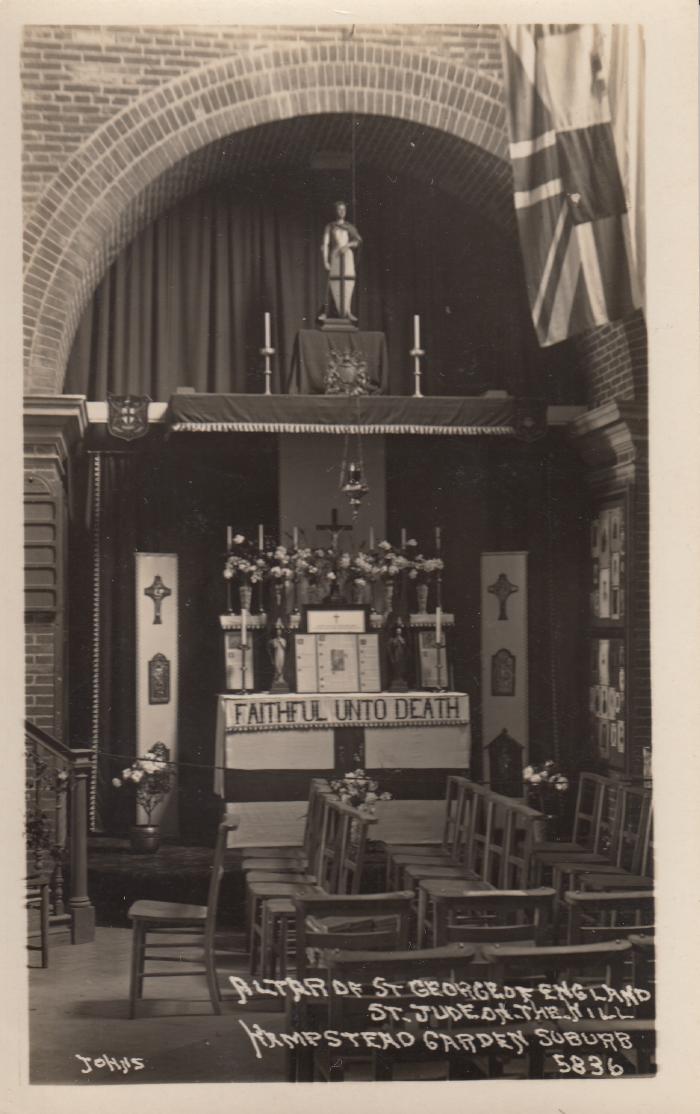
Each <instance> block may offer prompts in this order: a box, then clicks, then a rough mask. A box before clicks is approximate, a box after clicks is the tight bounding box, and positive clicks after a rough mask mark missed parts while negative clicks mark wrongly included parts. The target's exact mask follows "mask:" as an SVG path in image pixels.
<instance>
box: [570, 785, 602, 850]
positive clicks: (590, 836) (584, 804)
mask: <svg viewBox="0 0 700 1114" xmlns="http://www.w3.org/2000/svg"><path fill="white" fill-rule="evenodd" d="M608 781H609V779H608V778H606V777H603V776H602V775H601V774H592V773H587V772H585V773H582V774H579V779H578V788H577V790H576V805H575V808H574V825H573V830H572V833H571V838H572V840H573V842H574V843H577V844H579V846H581V847H583V848H585V849H586V850H590V851H592V852H594V853H595V854H598V846H597V844H598V837H599V832H600V822H601V817H602V813H603V801H604V796H605V787H606V785H607V783H608Z"/></svg>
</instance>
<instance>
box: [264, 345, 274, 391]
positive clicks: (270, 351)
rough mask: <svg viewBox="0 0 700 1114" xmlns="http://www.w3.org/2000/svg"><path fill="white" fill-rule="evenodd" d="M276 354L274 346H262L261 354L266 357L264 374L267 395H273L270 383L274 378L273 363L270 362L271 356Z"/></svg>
mask: <svg viewBox="0 0 700 1114" xmlns="http://www.w3.org/2000/svg"><path fill="white" fill-rule="evenodd" d="M274 354H275V350H274V348H261V349H260V355H261V356H264V357H265V367H264V370H263V374H264V376H265V394H266V395H271V394H272V388H271V385H270V384H271V380H272V365H271V363H270V358H271V357H272V356H274Z"/></svg>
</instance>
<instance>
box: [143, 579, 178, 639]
mask: <svg viewBox="0 0 700 1114" xmlns="http://www.w3.org/2000/svg"><path fill="white" fill-rule="evenodd" d="M143 594H144V596H150V597H151V599H152V600H153V625H154V626H158V625H159V624H162V622H163V620H162V619H161V617H160V609H161V607H162V605H163V600H164V599H166V598H167V597H168V596H172V594H173V593H172V589H171V588H167V587H166V585H165V584H164V583H163V581H162V578H161V577H160V576H159V575H158V574H156V576H154V577H153V583H152V584H151V585H150V587H149V588H144V590H143Z"/></svg>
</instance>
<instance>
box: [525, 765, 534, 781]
mask: <svg viewBox="0 0 700 1114" xmlns="http://www.w3.org/2000/svg"><path fill="white" fill-rule="evenodd" d="M534 772H535V771H534V769H533V767H532V766H526V767H525V769H524V770H523V781H529V780H530V778H531V777H532V775H533V774H534Z"/></svg>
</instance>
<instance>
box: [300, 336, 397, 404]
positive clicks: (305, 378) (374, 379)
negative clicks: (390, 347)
mask: <svg viewBox="0 0 700 1114" xmlns="http://www.w3.org/2000/svg"><path fill="white" fill-rule="evenodd" d="M333 350H335V351H336V352H338V353H341V354H342V353H346V352H349V353H351V354H352V355H353V356H358V357H362V359H363V360H364V361H365V363H366V368H367V376H368V378H369V380H370V383H372V384H373V385H374V387H375V389H376V390H377V392H378V393H380V394H386V391H387V387H388V385H389V354H388V351H387V346H386V337H385V336H384V333H380V332H362V331H360V330H358V331H357V332H351V331H348V332H345V331H340V330H333V329H324V330H321V329H300V330H299V332H298V333H297V335H296V339H295V341H294V349H293V352H292V364H291V368H290V372H289V377H288V379H287V392H288V393H289V394H290V395H323V394H325V389H326V372H327V371H328V365H329V361H330V360H331V358H332V355H333Z"/></svg>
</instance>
